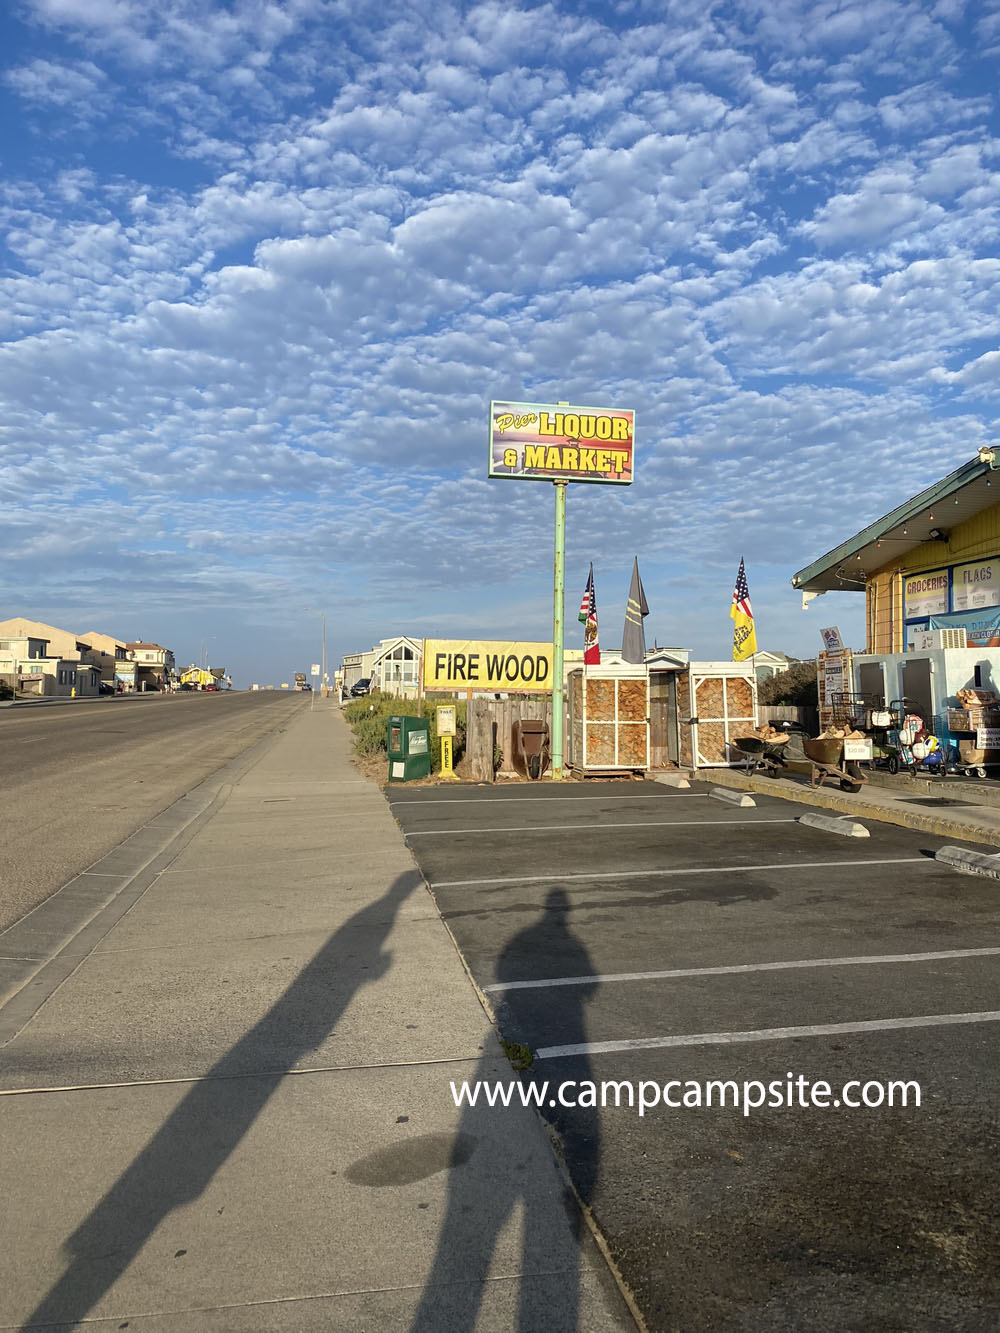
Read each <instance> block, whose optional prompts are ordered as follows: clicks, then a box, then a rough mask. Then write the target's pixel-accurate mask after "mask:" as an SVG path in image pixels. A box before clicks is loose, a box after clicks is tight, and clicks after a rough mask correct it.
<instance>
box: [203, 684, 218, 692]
mask: <svg viewBox="0 0 1000 1333" xmlns="http://www.w3.org/2000/svg"><path fill="white" fill-rule="evenodd" d="M205 689H206V690H214V691H215V692H216V693H218V690H219V687H218V685H206V686H205Z"/></svg>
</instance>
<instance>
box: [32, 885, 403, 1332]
mask: <svg viewBox="0 0 1000 1333" xmlns="http://www.w3.org/2000/svg"><path fill="white" fill-rule="evenodd" d="M421 883H422V881H421V879H420V876H419V875H418V874H417V873H416V872H413V873H407V874H404V875H400V876H398V877H397V878H396V880H395V881H394V882H393V884H392V885H391V886H390V888H389V889H388V891H387V892H386V893H385V894H384V895H383V896H382V897H381V898H379V899H377V900H376V901H375V902H373V903H370V904H369V905H368V906H367V907H363V908H362V909H361V910H360V911H359V912H355V914H354V915H353V916H352V917H350V918H349V919H348V920H347V921H345V922H344V924H343V925H342V926H340V927H339V929H337V930H336V931H335V932H334V933H333V934H332V935H331V936H330V938H329V939H328V940H327V941H326V943H325V944H324V945H323V947H322V948H321V949H320V950H319V952H318V953H317V954H315V955H314V957H313V958H312V959H311V960H310V961H309V963H307V964H306V966H305V967H304V968H303V970H302V971H301V972H300V973H299V975H298V976H297V977H296V978H295V980H294V981H293V982H292V983H291V985H290V986H289V987H288V988H287V989H286V990H285V992H284V993H283V994H282V995H281V996H280V998H279V999H278V1000H276V1001H275V1003H274V1004H273V1005H272V1006H271V1008H270V1009H269V1010H268V1012H267V1013H266V1014H265V1015H264V1016H263V1017H262V1018H261V1019H260V1021H259V1022H257V1023H256V1024H255V1025H254V1026H253V1027H252V1028H251V1029H250V1031H249V1032H247V1034H246V1035H245V1036H244V1037H242V1038H241V1039H240V1040H239V1041H238V1042H237V1043H236V1044H235V1045H234V1046H233V1047H231V1048H230V1050H228V1051H227V1052H226V1054H225V1055H223V1057H222V1058H221V1059H220V1060H218V1061H217V1062H216V1063H215V1064H214V1065H213V1066H212V1068H211V1069H210V1070H208V1071H207V1073H206V1074H205V1075H204V1076H203V1077H202V1078H200V1079H199V1081H198V1082H197V1083H195V1084H194V1086H193V1087H192V1088H191V1091H190V1092H188V1093H187V1095H186V1096H185V1097H184V1100H183V1101H182V1102H181V1103H180V1104H179V1105H178V1106H177V1108H176V1109H175V1110H174V1111H172V1112H171V1114H170V1115H169V1116H168V1117H167V1119H166V1120H165V1121H164V1123H163V1125H162V1127H161V1128H160V1129H159V1130H158V1131H157V1132H156V1134H155V1135H154V1137H153V1138H152V1139H151V1140H150V1141H149V1143H148V1144H147V1145H146V1147H145V1148H144V1149H143V1150H142V1152H141V1153H140V1154H139V1155H138V1157H136V1158H135V1160H134V1161H133V1162H132V1163H131V1165H130V1166H129V1167H128V1168H127V1169H126V1171H125V1172H124V1173H123V1174H122V1175H121V1176H120V1177H119V1178H118V1180H117V1181H116V1182H115V1184H114V1185H112V1187H111V1188H110V1189H109V1190H108V1192H107V1194H105V1196H104V1198H103V1199H101V1201H100V1202H99V1203H98V1204H97V1206H96V1207H95V1208H94V1210H93V1211H92V1212H91V1214H90V1215H89V1217H87V1218H86V1220H85V1221H84V1222H83V1223H82V1224H81V1225H80V1226H79V1227H78V1228H77V1230H76V1231H75V1232H74V1233H73V1235H72V1236H70V1237H69V1239H68V1240H67V1241H66V1243H65V1250H66V1252H67V1253H68V1255H69V1257H70V1263H69V1267H68V1268H67V1270H66V1272H65V1273H64V1274H63V1276H62V1277H61V1278H60V1279H59V1281H58V1282H57V1283H56V1284H55V1285H54V1286H53V1287H52V1289H51V1290H50V1291H49V1292H48V1293H47V1295H46V1296H45V1297H44V1298H43V1299H42V1301H41V1303H40V1304H39V1305H38V1306H37V1307H36V1309H35V1310H34V1311H33V1313H32V1314H31V1315H30V1316H29V1317H28V1319H27V1320H26V1321H25V1323H24V1325H23V1327H25V1328H30V1327H33V1326H35V1325H39V1324H41V1325H48V1324H71V1323H74V1322H76V1321H79V1320H82V1319H83V1318H84V1317H85V1316H86V1315H87V1314H88V1312H89V1311H90V1310H92V1309H93V1307H94V1306H95V1305H96V1304H97V1302H98V1301H99V1300H100V1299H101V1297H102V1296H103V1295H104V1294H105V1293H106V1292H107V1291H108V1290H109V1289H110V1288H111V1287H112V1286H113V1285H114V1283H115V1282H116V1281H117V1280H118V1279H119V1277H121V1275H122V1274H123V1273H124V1272H125V1271H126V1269H127V1268H128V1267H129V1265H130V1264H131V1263H132V1261H133V1260H134V1259H135V1257H136V1255H137V1254H138V1253H139V1251H140V1250H141V1249H142V1247H143V1246H144V1245H145V1244H146V1242H147V1241H148V1240H149V1238H150V1237H151V1236H152V1234H153V1232H154V1231H155V1230H156V1228H157V1227H158V1226H159V1225H160V1223H161V1222H162V1221H163V1220H164V1218H166V1217H167V1216H168V1215H169V1214H170V1213H171V1212H173V1210H174V1209H176V1208H180V1207H181V1206H182V1205H184V1204H188V1203H191V1202H192V1201H193V1200H194V1199H197V1198H198V1197H199V1195H201V1194H202V1193H203V1191H204V1190H205V1189H206V1188H207V1186H208V1185H209V1184H210V1182H211V1180H212V1178H213V1176H214V1175H215V1174H216V1172H218V1171H219V1169H220V1168H221V1167H222V1166H223V1164H224V1163H225V1162H226V1160H227V1159H228V1158H229V1157H230V1156H231V1154H232V1153H233V1152H234V1151H235V1150H236V1148H237V1147H238V1146H239V1144H240V1141H241V1140H242V1139H243V1137H244V1136H245V1135H246V1134H247V1132H248V1131H249V1130H250V1128H251V1126H252V1125H253V1123H254V1121H255V1120H256V1119H257V1117H258V1116H259V1115H260V1114H261V1112H262V1111H263V1110H264V1108H265V1107H266V1105H267V1103H268V1102H269V1100H270V1099H271V1097H272V1095H273V1094H274V1092H275V1091H276V1090H277V1088H278V1087H279V1086H280V1084H281V1082H282V1080H283V1079H284V1077H285V1074H286V1072H287V1071H288V1070H290V1069H292V1068H294V1066H295V1065H296V1064H297V1063H298V1062H299V1061H300V1060H301V1059H302V1057H303V1056H305V1055H307V1054H308V1053H309V1052H310V1051H312V1050H315V1049H316V1048H317V1047H319V1046H321V1045H322V1043H323V1042H324V1041H325V1040H326V1039H327V1038H328V1037H329V1035H330V1034H331V1033H332V1032H333V1031H334V1029H335V1027H336V1025H337V1023H338V1021H339V1020H340V1018H341V1017H342V1016H343V1014H344V1011H345V1010H346V1008H347V1006H348V1004H349V1003H350V1001H351V1000H352V999H353V997H354V995H355V994H356V993H357V991H358V990H360V988H361V987H362V986H364V985H368V984H370V983H371V982H373V981H377V980H378V979H379V978H380V977H382V976H384V975H385V973H386V972H387V971H388V970H389V967H390V966H391V963H392V954H391V953H387V952H385V951H384V949H383V944H384V942H385V940H386V937H387V936H388V934H389V932H390V931H391V930H392V927H393V924H394V922H395V919H396V914H397V912H398V910H399V908H400V906H401V905H402V903H403V901H404V900H405V899H406V898H407V897H408V896H409V895H410V894H411V893H412V892H413V890H414V889H416V888H417V887H418V886H419V885H420V884H421ZM256 1071H263V1072H259V1073H258V1072H256Z"/></svg>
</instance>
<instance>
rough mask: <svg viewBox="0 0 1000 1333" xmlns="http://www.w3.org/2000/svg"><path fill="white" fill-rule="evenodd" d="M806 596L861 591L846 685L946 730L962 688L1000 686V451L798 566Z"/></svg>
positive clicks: (987, 452) (983, 455)
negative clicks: (857, 649)
mask: <svg viewBox="0 0 1000 1333" xmlns="http://www.w3.org/2000/svg"><path fill="white" fill-rule="evenodd" d="M792 584H793V586H794V587H796V588H797V589H799V590H800V591H801V592H802V593H803V600H804V602H805V601H807V600H810V599H811V597H814V596H819V595H820V594H822V593H824V592H830V591H852V590H854V591H856V592H857V593H858V594H859V595H863V596H864V598H865V652H864V653H861V654H859V653H855V654H853V656H852V655H850V654H846V655H845V658H844V663H843V666H844V670H843V676H842V678H843V687H844V690H845V692H846V691H853V692H855V693H859V694H866V695H871V696H881V697H882V698H883V699H884V700H885V702H886V703H890V702H891V701H892V700H894V699H902V698H903V697H906V698H908V699H912V700H914V701H915V702H916V703H917V704H919V706H920V711H921V714H922V715H923V716H924V717H926V718H927V720H928V722H930V721H931V719H932V718H933V725H934V729H935V732H936V734H938V735H939V736H940V735H947V734H948V717H949V710H953V709H955V708H957V707H958V706H959V705H958V700H957V691H958V690H959V689H977V690H980V689H981V690H988V691H989V690H992V691H995V692H996V693H997V694H998V695H1000V453H998V452H997V451H994V450H992V449H985V448H984V449H981V450H980V451H979V456H978V457H977V458H974V459H972V460H971V461H970V462H968V463H965V464H964V465H963V466H962V467H960V468H958V469H956V471H954V472H952V473H950V474H949V475H948V476H947V477H944V478H942V479H941V480H940V481H938V482H935V483H934V485H933V486H929V487H927V489H926V490H923V491H921V492H920V493H919V494H918V495H915V496H914V497H913V498H912V499H911V500H907V501H906V502H905V503H904V504H901V505H899V506H898V507H897V508H896V509H894V510H892V511H891V513H889V514H886V515H885V517H884V518H881V519H879V520H878V521H877V522H875V523H872V524H871V525H870V526H869V527H867V528H865V529H864V530H863V531H861V532H859V533H856V534H855V535H854V536H853V537H850V538H848V540H847V541H845V542H843V543H842V544H841V545H840V546H838V547H836V548H835V549H834V550H832V551H829V552H827V554H826V555H824V556H821V557H820V559H818V560H816V561H814V562H813V564H811V565H809V566H807V567H806V568H805V569H802V570H800V571H799V572H798V573H797V574H795V575H794V576H793V578H792Z"/></svg>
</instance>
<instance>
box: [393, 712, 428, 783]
mask: <svg viewBox="0 0 1000 1333" xmlns="http://www.w3.org/2000/svg"><path fill="white" fill-rule="evenodd" d="M385 740H386V749H387V750H388V751H389V781H390V782H410V781H412V780H413V779H414V778H429V777H430V775H431V724H430V722H429V721H428V719H427V718H426V717H390V718H389V720H388V722H387V723H386V724H385Z"/></svg>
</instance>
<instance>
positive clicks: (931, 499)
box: [792, 458, 990, 592]
mask: <svg viewBox="0 0 1000 1333" xmlns="http://www.w3.org/2000/svg"><path fill="white" fill-rule="evenodd" d="M989 471H990V465H989V463H987V462H980V460H979V459H978V458H975V459H973V460H972V461H971V462H969V463H965V464H964V465H963V466H962V467H960V468H957V469H956V470H955V471H954V472H952V473H950V474H949V475H948V476H947V477H944V478H943V479H942V480H941V481H938V482H935V483H934V485H933V486H928V488H927V489H926V490H925V491H921V492H920V494H919V495H916V496H914V497H913V499H911V500H907V501H906V503H905V504H901V505H899V506H898V508H896V509H893V510H892V512H891V513H889V514H886V515H885V517H884V518H880V519H878V520H877V521H876V522H875V523H872V524H870V525H869V526H868V527H867V528H865V529H864V530H863V531H862V532H859V533H858V534H857V535H856V536H854V537H852V538H851V539H850V540H849V541H846V542H843V543H842V544H841V545H840V546H837V547H835V548H834V549H833V550H832V551H828V552H827V553H826V555H823V556H820V558H819V559H818V560H814V561H813V563H812V564H811V565H807V566H806V568H805V569H800V570H799V572H798V573H797V574H793V575H792V586H793V587H794V588H798V589H799V590H800V591H802V592H813V591H817V592H828V591H830V590H831V589H832V588H834V587H837V586H841V585H840V583H837V584H830V583H829V579H830V578H831V576H834V571H835V570H836V569H837V568H838V567H839V566H840V565H842V564H843V562H844V561H845V560H849V559H850V558H851V557H852V556H856V555H858V553H859V552H860V551H862V550H863V549H864V547H866V546H868V545H870V544H871V543H872V542H877V541H879V540H880V539H881V538H883V537H885V536H886V535H887V534H888V533H890V532H892V530H893V529H894V528H898V527H900V526H902V525H904V524H906V523H909V522H911V521H913V520H914V519H916V518H917V517H918V516H919V514H920V513H921V511H922V510H924V509H926V508H927V507H928V506H929V505H934V504H937V503H939V502H940V501H941V500H943V499H946V498H947V497H948V496H950V495H954V493H955V492H956V491H958V490H961V489H962V487H963V486H967V485H968V484H969V482H971V481H977V480H978V479H979V478H980V477H981V476H983V475H984V474H985V473H987V472H989ZM919 544H920V540H919V538H915V539H914V541H913V543H912V545H913V546H919ZM911 549H912V548H911ZM819 582H822V583H823V584H824V585H825V586H823V587H819V586H818V584H819Z"/></svg>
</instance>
